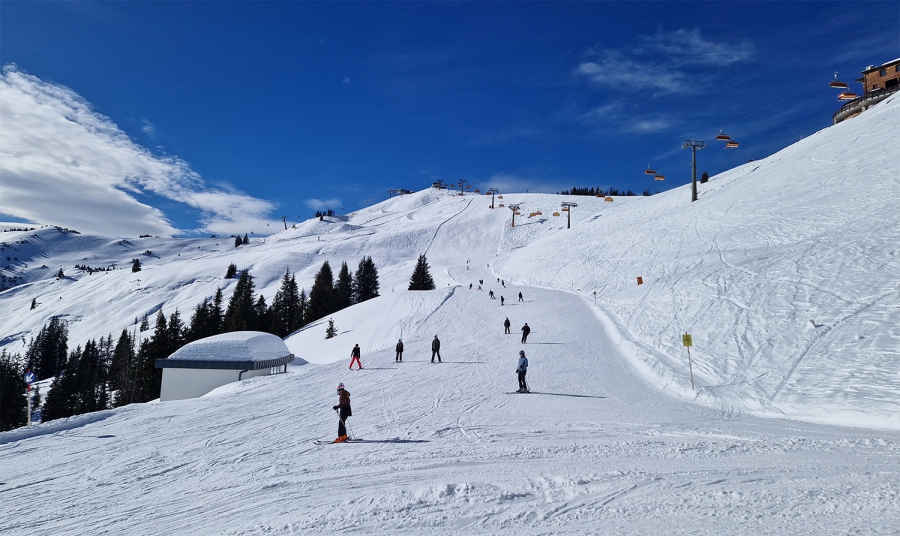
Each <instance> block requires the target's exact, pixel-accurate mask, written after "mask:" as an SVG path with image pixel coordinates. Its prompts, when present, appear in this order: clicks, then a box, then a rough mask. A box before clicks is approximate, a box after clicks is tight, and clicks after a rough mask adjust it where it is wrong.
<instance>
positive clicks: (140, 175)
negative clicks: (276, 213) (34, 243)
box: [0, 66, 276, 236]
mask: <svg viewBox="0 0 900 536" xmlns="http://www.w3.org/2000/svg"><path fill="white" fill-rule="evenodd" d="M0 124H2V125H3V128H0V199H2V200H3V205H2V206H0V213H3V214H6V215H9V216H12V217H15V218H22V219H25V220H28V221H32V222H39V223H50V224H56V225H62V226H64V227H69V228H73V229H78V230H80V231H83V232H88V233H95V234H104V235H121V236H136V235H138V234H154V235H173V234H180V233H181V232H182V231H181V230H179V229H176V228H175V227H174V226H173V225H172V223H171V222H170V221H169V220H168V219H167V218H166V216H165V215H164V214H163V213H162V212H161V211H160V210H158V209H156V208H154V207H152V206H148V205H146V204H144V203H141V202H139V201H138V200H137V199H136V198H135V196H137V195H140V194H143V193H149V194H154V195H158V196H161V197H164V198H166V199H170V200H173V201H177V202H180V203H184V204H185V205H187V206H189V207H192V208H194V209H198V210H199V211H200V214H201V215H200V224H201V227H200V228H199V229H195V230H194V231H203V232H215V233H229V232H238V231H246V230H250V229H264V228H265V226H266V224H267V223H271V222H273V221H276V220H271V219H269V218H267V214H269V213H270V212H271V211H272V210H273V209H274V205H273V204H272V203H271V202H269V201H265V200H262V199H256V198H253V197H251V196H248V195H246V194H243V193H241V192H236V191H224V190H222V189H213V188H209V187H207V186H206V185H205V184H204V182H203V179H202V178H201V177H200V176H199V175H198V174H197V173H195V172H194V171H192V170H191V169H190V167H189V165H188V164H187V163H186V162H184V161H183V160H180V159H178V158H176V157H160V156H154V155H153V154H152V153H151V152H150V151H148V150H147V149H146V148H144V147H141V146H140V145H137V144H135V143H134V142H133V141H131V140H130V139H129V137H128V136H127V135H126V134H125V133H124V132H122V131H121V130H120V129H119V128H118V127H117V126H116V125H115V123H113V122H112V121H111V120H110V119H109V118H107V117H105V116H103V115H100V114H98V113H96V112H95V111H93V110H92V109H91V107H90V105H89V104H88V103H87V102H85V101H84V100H83V99H82V98H81V97H79V96H78V95H77V94H75V93H74V92H73V91H71V90H70V89H68V88H66V87H63V86H59V85H55V84H49V83H46V82H43V81H41V80H40V79H38V78H37V77H35V76H31V75H28V74H26V73H22V72H20V71H19V70H18V69H16V68H15V67H14V66H5V67H4V68H3V70H2V73H0ZM148 127H150V128H152V129H153V132H155V128H154V127H153V125H152V123H150V122H149V121H145V126H144V129H146V128H148Z"/></svg>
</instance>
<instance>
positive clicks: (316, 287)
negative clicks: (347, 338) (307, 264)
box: [308, 261, 334, 322]
mask: <svg viewBox="0 0 900 536" xmlns="http://www.w3.org/2000/svg"><path fill="white" fill-rule="evenodd" d="M308 311H309V314H308V317H309V321H310V322H312V321H314V320H318V319H320V318H324V317H326V316H328V315H330V314H331V313H333V312H334V279H333V276H332V273H331V265H330V264H328V261H325V262H324V263H322V267H321V268H320V269H319V272H318V273H317V274H316V279H315V281H314V282H313V286H312V288H311V289H310V291H309V309H308Z"/></svg>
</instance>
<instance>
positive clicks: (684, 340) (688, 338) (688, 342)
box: [681, 333, 694, 346]
mask: <svg viewBox="0 0 900 536" xmlns="http://www.w3.org/2000/svg"><path fill="white" fill-rule="evenodd" d="M681 343H682V344H683V345H684V346H693V345H694V343H693V341H692V340H691V336H690V335H689V334H687V333H685V334H684V335H682V336H681Z"/></svg>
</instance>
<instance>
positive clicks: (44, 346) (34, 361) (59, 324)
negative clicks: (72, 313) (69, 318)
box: [25, 317, 69, 380]
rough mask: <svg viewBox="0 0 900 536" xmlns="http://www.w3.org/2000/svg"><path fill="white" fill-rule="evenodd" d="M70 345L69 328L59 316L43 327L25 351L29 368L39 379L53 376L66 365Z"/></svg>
mask: <svg viewBox="0 0 900 536" xmlns="http://www.w3.org/2000/svg"><path fill="white" fill-rule="evenodd" d="M68 346H69V328H68V326H67V325H66V323H65V322H64V321H62V320H60V319H59V318H58V317H53V318H51V319H50V322H49V323H48V324H47V325H45V326H44V327H43V328H41V331H40V332H39V333H38V334H37V337H35V338H33V339H32V340H31V344H30V345H29V347H28V350H27V351H26V352H25V360H26V363H27V366H28V368H29V369H31V371H32V372H34V375H35V376H36V377H37V379H39V380H43V379H46V378H52V377H53V376H56V375H57V374H58V373H59V371H60V370H62V369H64V368H65V367H66V354H67V352H68Z"/></svg>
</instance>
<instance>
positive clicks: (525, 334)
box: [522, 322, 531, 344]
mask: <svg viewBox="0 0 900 536" xmlns="http://www.w3.org/2000/svg"><path fill="white" fill-rule="evenodd" d="M529 333H531V328H530V327H528V322H525V325H524V326H522V344H525V341H527V340H528V334H529Z"/></svg>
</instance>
